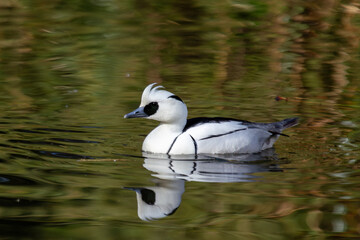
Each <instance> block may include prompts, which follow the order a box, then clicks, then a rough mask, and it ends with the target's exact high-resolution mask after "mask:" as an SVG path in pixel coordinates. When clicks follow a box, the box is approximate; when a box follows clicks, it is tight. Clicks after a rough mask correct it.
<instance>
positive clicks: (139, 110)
mask: <svg viewBox="0 0 360 240" xmlns="http://www.w3.org/2000/svg"><path fill="white" fill-rule="evenodd" d="M144 117H148V115H147V114H146V113H145V112H144V107H139V108H137V109H135V110H134V111H132V112H130V113H128V114H125V116H124V118H144Z"/></svg>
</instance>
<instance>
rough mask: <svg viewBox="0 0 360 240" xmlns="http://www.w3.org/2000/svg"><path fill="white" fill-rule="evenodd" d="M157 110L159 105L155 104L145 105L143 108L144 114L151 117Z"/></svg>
mask: <svg viewBox="0 0 360 240" xmlns="http://www.w3.org/2000/svg"><path fill="white" fill-rule="evenodd" d="M158 109H159V104H158V103H157V102H151V103H149V104H148V105H146V106H145V107H144V112H145V113H146V114H147V115H148V116H151V115H153V114H154V113H156V111H157V110H158Z"/></svg>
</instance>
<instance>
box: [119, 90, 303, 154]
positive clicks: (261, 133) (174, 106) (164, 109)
mask: <svg viewBox="0 0 360 240" xmlns="http://www.w3.org/2000/svg"><path fill="white" fill-rule="evenodd" d="M154 85H155V83H152V84H150V85H148V86H147V87H146V88H145V89H144V91H143V94H142V97H141V104H140V107H139V108H137V109H136V110H134V111H133V112H131V113H128V114H126V115H125V116H124V118H139V117H141V118H148V119H153V120H157V121H159V122H160V125H159V126H158V127H156V128H155V129H154V130H153V131H151V132H150V133H149V135H148V136H147V137H146V138H145V140H144V142H143V146H142V150H143V151H144V152H151V153H163V154H169V155H178V154H195V155H198V154H205V153H208V154H223V153H256V152H260V151H262V150H264V149H267V148H271V147H272V146H273V144H274V143H275V141H276V140H277V139H278V137H279V136H280V135H285V134H282V133H281V132H282V131H283V130H284V129H286V128H288V127H292V126H294V125H296V124H297V123H298V119H297V118H288V119H284V120H282V121H280V122H274V123H254V122H248V121H242V120H236V119H232V118H204V117H200V118H193V119H187V115H188V112H187V107H186V105H185V103H184V102H183V101H182V100H181V99H180V98H179V97H178V96H176V95H174V94H172V93H170V92H168V91H166V90H163V89H159V88H162V86H156V87H153V86H154ZM285 136H286V135H285Z"/></svg>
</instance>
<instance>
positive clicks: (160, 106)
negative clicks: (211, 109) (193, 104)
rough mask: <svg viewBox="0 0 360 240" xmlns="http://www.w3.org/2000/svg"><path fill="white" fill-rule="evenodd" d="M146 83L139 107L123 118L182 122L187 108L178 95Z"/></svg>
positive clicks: (184, 121) (183, 122)
mask: <svg viewBox="0 0 360 240" xmlns="http://www.w3.org/2000/svg"><path fill="white" fill-rule="evenodd" d="M155 84H156V83H152V84H150V85H148V86H147V87H146V88H145V89H144V91H143V93H142V96H141V103H140V106H139V108H137V109H135V110H134V111H132V112H130V113H128V114H126V115H125V116H124V118H148V119H153V120H156V121H159V122H161V123H167V124H181V125H182V124H183V125H185V123H186V119H187V114H188V112H187V108H186V105H185V103H184V102H183V101H182V100H181V98H179V97H178V96H176V95H174V94H173V93H171V92H168V91H166V90H163V89H160V88H163V86H155V87H154V85H155Z"/></svg>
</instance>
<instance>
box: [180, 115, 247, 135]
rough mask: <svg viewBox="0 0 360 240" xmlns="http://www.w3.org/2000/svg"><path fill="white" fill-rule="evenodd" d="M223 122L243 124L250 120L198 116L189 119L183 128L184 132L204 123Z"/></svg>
mask: <svg viewBox="0 0 360 240" xmlns="http://www.w3.org/2000/svg"><path fill="white" fill-rule="evenodd" d="M223 122H239V123H242V124H246V123H250V122H248V121H243V120H238V119H234V118H223V117H214V118H209V117H197V118H191V119H188V120H187V122H186V125H185V127H184V129H183V132H186V131H187V130H188V129H189V128H192V127H195V126H198V125H201V124H204V123H223Z"/></svg>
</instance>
